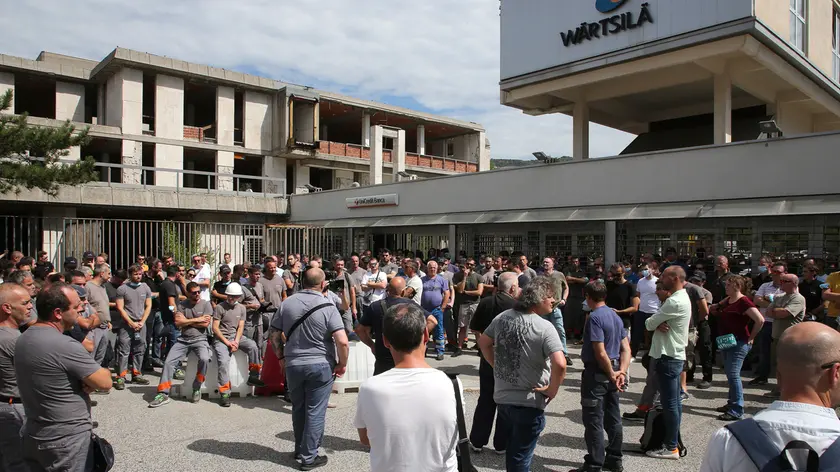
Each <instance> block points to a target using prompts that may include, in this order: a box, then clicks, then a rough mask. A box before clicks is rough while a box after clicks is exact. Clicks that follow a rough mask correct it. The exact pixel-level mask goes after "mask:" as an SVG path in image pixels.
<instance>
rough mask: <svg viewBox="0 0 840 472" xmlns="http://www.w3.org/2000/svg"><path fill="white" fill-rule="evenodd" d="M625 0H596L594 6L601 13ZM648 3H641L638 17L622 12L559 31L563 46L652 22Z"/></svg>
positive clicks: (612, 8) (614, 7)
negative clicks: (564, 31)
mask: <svg viewBox="0 0 840 472" xmlns="http://www.w3.org/2000/svg"><path fill="white" fill-rule="evenodd" d="M626 1H627V0H596V2H595V8H596V9H597V10H598V11H600V12H602V13H609V12H612V11H614V10H616V9H618V7H620V6H621V5H623V4H624V2H626ZM649 6H650V5H649V4H648V3H643V4H642V10H641V11H640V12H639V16H638V18H637V17H636V16H635V15H634V14H633V12H624V13H622V14H620V15H613V16H611V17H609V18H604V19H602V20H599V21H593V22H591V23H590V22H586V21H584V22H583V23H581V24H580V26H578V27H577V28H576V29H574V30H568V32H566V33H563V32H561V33H560V38H561V39H562V40H563V46H566V47H569V46H574V45H577V44H581V43H583V42H584V41H592V40H595V39H600V38H603V37H605V36H609V35H611V34H618V33H621V32H622V31H627V30H632V29H636V28H640V27H642V26H643V25H644V24H645V23H653V15H652V14H651V12H650V8H649Z"/></svg>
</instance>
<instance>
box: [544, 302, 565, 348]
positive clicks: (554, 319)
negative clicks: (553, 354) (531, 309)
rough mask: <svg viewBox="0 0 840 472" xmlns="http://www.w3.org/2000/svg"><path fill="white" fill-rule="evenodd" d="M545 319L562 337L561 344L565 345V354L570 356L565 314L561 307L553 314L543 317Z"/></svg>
mask: <svg viewBox="0 0 840 472" xmlns="http://www.w3.org/2000/svg"><path fill="white" fill-rule="evenodd" d="M543 319H545V320H548V321H550V322H551V324H553V325H554V329H556V330H557V335H558V336H560V344H562V345H563V354H568V351H566V327H565V326H564V325H563V312H562V311H560V307H557V308H555V309H554V311H552V312H551V313H549V314H547V315H545V316H543Z"/></svg>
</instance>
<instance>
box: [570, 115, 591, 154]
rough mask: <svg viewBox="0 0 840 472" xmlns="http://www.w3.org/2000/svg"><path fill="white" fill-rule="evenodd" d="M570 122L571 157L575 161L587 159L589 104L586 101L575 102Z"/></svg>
mask: <svg viewBox="0 0 840 472" xmlns="http://www.w3.org/2000/svg"><path fill="white" fill-rule="evenodd" d="M572 122H573V123H572V127H573V139H572V143H573V146H572V147H573V149H572V157H573V158H574V160H576V161H581V160H583V159H589V105H588V104H587V103H586V102H578V103H575V108H574V112H573V115H572Z"/></svg>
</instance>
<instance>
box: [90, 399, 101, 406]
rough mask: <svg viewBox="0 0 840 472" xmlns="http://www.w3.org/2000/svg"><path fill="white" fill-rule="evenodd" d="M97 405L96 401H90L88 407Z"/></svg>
mask: <svg viewBox="0 0 840 472" xmlns="http://www.w3.org/2000/svg"><path fill="white" fill-rule="evenodd" d="M98 405H99V402H98V401H96V400H91V401H90V406H91V407H94V406H98Z"/></svg>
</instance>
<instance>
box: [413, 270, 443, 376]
mask: <svg viewBox="0 0 840 472" xmlns="http://www.w3.org/2000/svg"><path fill="white" fill-rule="evenodd" d="M426 270H427V271H428V274H426V276H424V277H423V278H421V279H420V281H421V283H422V284H423V290H422V292H421V294H420V306H422V307H423V309H424V310H426V311H428V312H429V313H431V314H432V315H433V316H434V317H435V321H436V322H437V326H435V329H434V333H433V337H434V340H435V359H437V360H439V361H442V360H443V352H444V333H443V312H444V311H445V310H446V307H447V306H448V305H449V281H448V280H446V279H445V278H443V276H441V275H439V274H438V264H437V262H435V261H429V263H428V264H426Z"/></svg>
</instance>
